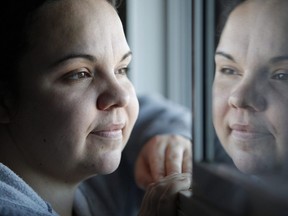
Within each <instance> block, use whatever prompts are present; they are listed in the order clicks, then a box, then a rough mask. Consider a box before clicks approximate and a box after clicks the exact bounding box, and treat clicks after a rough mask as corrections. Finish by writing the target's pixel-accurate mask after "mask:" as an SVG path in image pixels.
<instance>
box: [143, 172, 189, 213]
mask: <svg viewBox="0 0 288 216" xmlns="http://www.w3.org/2000/svg"><path fill="white" fill-rule="evenodd" d="M190 186H191V174H190V173H181V174H172V175H170V176H167V177H165V178H162V179H161V180H159V181H158V182H156V183H152V184H150V185H149V186H148V187H147V190H146V193H145V196H144V198H143V201H142V204H141V208H140V212H139V215H138V216H163V215H165V216H176V215H177V195H178V192H180V191H183V190H188V189H189V187H190Z"/></svg>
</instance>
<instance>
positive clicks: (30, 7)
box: [0, 0, 119, 97]
mask: <svg viewBox="0 0 288 216" xmlns="http://www.w3.org/2000/svg"><path fill="white" fill-rule="evenodd" d="M55 1H61V0H22V1H15V0H12V1H7V3H6V5H5V7H3V8H2V11H1V13H0V26H1V29H2V30H1V36H0V49H1V51H2V56H1V58H0V59H1V60H0V62H1V63H0V64H1V70H0V97H1V96H3V89H6V90H7V88H8V89H9V90H10V91H13V92H12V93H16V91H17V88H16V87H17V85H18V82H19V80H17V77H18V76H17V72H18V66H19V61H20V59H21V57H22V56H23V54H24V53H25V52H26V51H27V48H29V41H28V36H29V35H28V29H29V26H30V25H31V24H32V23H33V19H34V15H35V13H36V11H37V10H38V9H39V8H40V7H42V6H43V5H45V4H47V3H51V2H55ZM106 1H108V2H109V3H110V4H111V5H112V6H114V7H116V6H117V5H118V4H119V2H118V1H117V0H106Z"/></svg>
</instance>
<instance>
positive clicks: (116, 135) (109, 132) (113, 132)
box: [90, 124, 125, 139]
mask: <svg viewBox="0 0 288 216" xmlns="http://www.w3.org/2000/svg"><path fill="white" fill-rule="evenodd" d="M124 126H125V125H124V124H112V125H109V126H99V127H97V128H95V129H94V130H93V131H91V132H90V134H92V135H95V136H98V137H101V138H106V139H122V137H123V128H124Z"/></svg>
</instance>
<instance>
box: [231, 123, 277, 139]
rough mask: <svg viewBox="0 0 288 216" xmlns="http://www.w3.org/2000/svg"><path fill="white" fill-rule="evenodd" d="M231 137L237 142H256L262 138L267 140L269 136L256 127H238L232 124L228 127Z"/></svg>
mask: <svg viewBox="0 0 288 216" xmlns="http://www.w3.org/2000/svg"><path fill="white" fill-rule="evenodd" d="M230 130H231V135H232V136H233V137H234V138H236V139H239V140H257V139H262V138H267V136H271V134H270V133H268V132H267V131H265V130H261V129H260V128H259V129H258V127H252V126H250V125H239V124H234V125H232V126H231V127H230Z"/></svg>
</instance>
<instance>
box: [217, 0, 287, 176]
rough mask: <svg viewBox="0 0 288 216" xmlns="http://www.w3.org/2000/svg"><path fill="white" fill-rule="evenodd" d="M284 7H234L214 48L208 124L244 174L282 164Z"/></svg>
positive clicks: (274, 168)
mask: <svg viewBox="0 0 288 216" xmlns="http://www.w3.org/2000/svg"><path fill="white" fill-rule="evenodd" d="M249 2H250V1H249ZM269 2H270V3H269ZM287 9H288V2H287V1H265V3H264V1H263V2H262V1H252V2H250V3H246V4H244V5H242V6H240V7H238V8H237V9H236V10H235V11H234V12H233V13H232V14H231V16H230V18H229V19H228V22H227V23H226V26H225V28H224V31H223V33H222V36H221V39H220V42H219V45H218V47H217V50H216V55H215V61H216V73H215V80H214V84H213V116H214V117H213V121H214V126H215V129H216V133H217V135H218V137H219V139H220V141H221V143H222V145H223V147H224V149H225V150H226V151H227V153H228V154H229V156H230V157H231V158H232V159H233V161H234V163H235V165H236V166H237V167H238V168H239V169H240V170H241V171H243V172H245V173H250V174H258V175H265V174H271V173H274V172H282V171H283V170H285V169H286V167H287V165H288V164H287V158H288V115H287V108H288V43H287V37H288V16H287Z"/></svg>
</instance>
